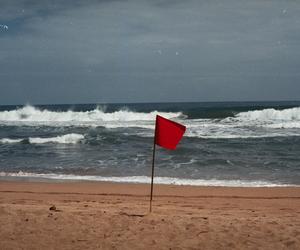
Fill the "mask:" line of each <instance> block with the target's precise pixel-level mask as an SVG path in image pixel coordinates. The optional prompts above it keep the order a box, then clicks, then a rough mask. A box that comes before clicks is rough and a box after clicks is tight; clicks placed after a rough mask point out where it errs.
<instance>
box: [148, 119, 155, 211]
mask: <svg viewBox="0 0 300 250" xmlns="http://www.w3.org/2000/svg"><path fill="white" fill-rule="evenodd" d="M155 142H156V124H155V132H154V140H153V154H152V175H151V193H150V208H149V212H150V213H151V212H152V197H153V179H154V161H155V145H156V143H155Z"/></svg>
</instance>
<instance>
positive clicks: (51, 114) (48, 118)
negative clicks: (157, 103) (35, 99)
mask: <svg viewBox="0 0 300 250" xmlns="http://www.w3.org/2000/svg"><path fill="white" fill-rule="evenodd" d="M157 114H160V115H162V116H164V117H166V118H177V117H182V116H183V114H182V113H181V112H177V113H172V112H158V111H152V112H150V113H142V112H134V111H130V110H119V111H115V112H112V113H106V112H105V111H103V110H101V109H99V108H97V109H94V110H91V111H86V112H75V111H71V110H69V111H61V112H58V111H49V110H40V109H38V108H36V107H33V106H25V107H23V108H20V109H16V110H11V111H2V112H0V124H13V125H24V124H25V125H33V126H34V125H36V124H39V125H47V126H64V125H65V126H71V125H74V126H78V125H94V126H105V125H106V124H107V123H108V124H109V123H112V124H109V125H111V126H112V127H118V126H119V127H120V126H122V125H123V124H124V123H130V122H135V121H151V122H153V121H154V120H155V117H156V115H157ZM118 123H119V124H118ZM120 123H121V124H120ZM133 125H134V124H133ZM125 126H126V124H125Z"/></svg>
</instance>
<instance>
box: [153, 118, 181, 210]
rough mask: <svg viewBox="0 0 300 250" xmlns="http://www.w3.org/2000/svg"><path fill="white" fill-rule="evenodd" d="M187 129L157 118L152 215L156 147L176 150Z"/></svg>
mask: <svg viewBox="0 0 300 250" xmlns="http://www.w3.org/2000/svg"><path fill="white" fill-rule="evenodd" d="M185 130H186V127H185V126H183V125H181V124H179V123H177V122H173V121H171V120H168V119H166V118H164V117H162V116H159V115H157V116H156V122H155V133H154V143H153V155H152V175H151V191H150V209H149V211H150V213H151V211H152V198H153V179H154V161H155V145H159V146H161V147H163V148H166V149H171V150H174V149H176V146H177V144H178V143H179V141H180V140H181V138H182V136H183V134H184V132H185Z"/></svg>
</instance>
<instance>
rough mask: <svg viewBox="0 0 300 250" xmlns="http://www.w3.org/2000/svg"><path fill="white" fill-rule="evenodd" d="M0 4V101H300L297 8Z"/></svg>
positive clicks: (271, 4)
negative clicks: (1, 27)
mask: <svg viewBox="0 0 300 250" xmlns="http://www.w3.org/2000/svg"><path fill="white" fill-rule="evenodd" d="M0 2H1V8H0V24H2V25H7V26H8V27H9V29H8V30H6V31H5V32H4V30H0V49H1V50H0V87H1V92H0V102H1V103H2V104H6V103H7V104H8V103H23V102H31V103H53V102H58V103H76V102H140V101H150V102H151V101H153V102H155V101H209V100H210V101H218V100H219V101H223V100H272V99H273V100H274V99H275V100H276V99H277V100H282V99H289V100H291V99H299V97H298V93H299V92H300V84H299V80H300V74H299V73H298V72H299V66H300V32H299V27H300V3H298V2H296V1H283V0H282V1H280V0H274V1H267V0H263V1H261V0H254V1H237V0H229V1H171V0H168V1H163V0H160V1H158V0H156V1H142V0H139V1H132V0H128V1H122V0H120V1H112V0H107V1H97V0H94V1H92V0H91V1H71V0H70V1H50V0H49V1H46V0H42V1H33V0H31V1H25V0H24V1H9V0H1V1H0Z"/></svg>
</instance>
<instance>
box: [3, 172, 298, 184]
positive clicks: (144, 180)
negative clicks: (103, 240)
mask: <svg viewBox="0 0 300 250" xmlns="http://www.w3.org/2000/svg"><path fill="white" fill-rule="evenodd" d="M0 177H20V178H40V179H52V180H78V181H103V182H118V183H139V184H149V183H150V181H151V179H150V177H148V176H122V177H104V176H89V175H83V176H80V175H67V174H37V173H26V172H22V171H20V172H18V173H6V172H0ZM154 182H155V184H168V185H186V186H215V187H218V186H219V187H284V186H295V185H289V184H284V183H274V182H269V181H260V180H257V181H249V180H217V179H210V180H204V179H181V178H171V177H155V178H154Z"/></svg>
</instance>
